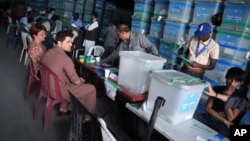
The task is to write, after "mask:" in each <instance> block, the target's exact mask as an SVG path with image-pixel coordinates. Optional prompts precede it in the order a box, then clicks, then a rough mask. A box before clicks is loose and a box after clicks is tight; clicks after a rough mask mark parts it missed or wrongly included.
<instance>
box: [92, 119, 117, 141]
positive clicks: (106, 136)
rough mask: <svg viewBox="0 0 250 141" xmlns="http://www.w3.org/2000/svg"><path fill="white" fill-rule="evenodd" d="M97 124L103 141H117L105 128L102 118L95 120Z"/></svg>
mask: <svg viewBox="0 0 250 141" xmlns="http://www.w3.org/2000/svg"><path fill="white" fill-rule="evenodd" d="M97 120H98V122H99V123H100V125H101V127H100V128H101V133H102V140H103V141H117V140H116V138H115V137H114V136H113V134H112V133H111V132H110V131H109V129H108V128H107V125H106V122H105V121H104V120H103V119H102V118H97Z"/></svg>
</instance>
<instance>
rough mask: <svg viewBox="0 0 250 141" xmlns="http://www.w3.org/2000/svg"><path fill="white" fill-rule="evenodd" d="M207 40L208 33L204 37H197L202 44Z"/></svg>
mask: <svg viewBox="0 0 250 141" xmlns="http://www.w3.org/2000/svg"><path fill="white" fill-rule="evenodd" d="M209 38H210V33H209V34H207V35H205V36H199V39H200V40H202V41H203V42H205V41H207V40H208V39H209Z"/></svg>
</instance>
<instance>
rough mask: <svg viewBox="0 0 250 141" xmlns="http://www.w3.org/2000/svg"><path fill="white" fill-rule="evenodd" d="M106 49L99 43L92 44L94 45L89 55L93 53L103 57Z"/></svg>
mask: <svg viewBox="0 0 250 141" xmlns="http://www.w3.org/2000/svg"><path fill="white" fill-rule="evenodd" d="M104 51H105V49H104V47H102V46H99V45H96V46H92V47H91V48H90V49H89V52H88V55H93V56H99V57H102V55H103V53H104Z"/></svg>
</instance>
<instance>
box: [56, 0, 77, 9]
mask: <svg viewBox="0 0 250 141" xmlns="http://www.w3.org/2000/svg"><path fill="white" fill-rule="evenodd" d="M61 4H62V5H61V6H60V7H59V8H62V9H64V10H73V9H74V4H75V3H74V2H72V1H64V2H61Z"/></svg>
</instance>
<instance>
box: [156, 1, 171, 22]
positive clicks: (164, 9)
mask: <svg viewBox="0 0 250 141" xmlns="http://www.w3.org/2000/svg"><path fill="white" fill-rule="evenodd" d="M168 7H169V1H166V0H155V6H154V17H157V18H158V17H161V18H164V19H165V18H167V15H168Z"/></svg>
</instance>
